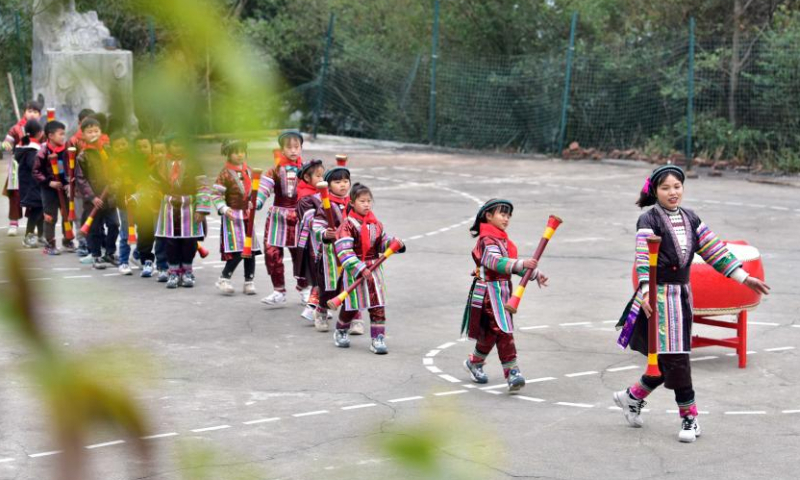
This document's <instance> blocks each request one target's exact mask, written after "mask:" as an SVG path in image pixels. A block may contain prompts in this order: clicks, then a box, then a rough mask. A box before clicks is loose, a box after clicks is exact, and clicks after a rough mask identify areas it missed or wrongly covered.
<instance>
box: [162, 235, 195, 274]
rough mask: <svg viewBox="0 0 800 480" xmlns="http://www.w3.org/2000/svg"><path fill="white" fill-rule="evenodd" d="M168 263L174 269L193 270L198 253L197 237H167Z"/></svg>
mask: <svg viewBox="0 0 800 480" xmlns="http://www.w3.org/2000/svg"><path fill="white" fill-rule="evenodd" d="M165 240H166V247H167V248H166V250H167V264H169V268H170V269H172V270H177V269H179V268H182V269H184V270H187V269H188V270H191V268H192V262H193V261H194V256H195V254H197V239H196V238H166V239H165Z"/></svg>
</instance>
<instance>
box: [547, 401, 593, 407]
mask: <svg viewBox="0 0 800 480" xmlns="http://www.w3.org/2000/svg"><path fill="white" fill-rule="evenodd" d="M556 405H561V406H564V407H577V408H594V405H590V404H588V403H572V402H556Z"/></svg>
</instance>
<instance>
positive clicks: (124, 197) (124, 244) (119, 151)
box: [111, 133, 139, 275]
mask: <svg viewBox="0 0 800 480" xmlns="http://www.w3.org/2000/svg"><path fill="white" fill-rule="evenodd" d="M111 161H112V163H114V164H115V165H116V166H117V168H118V172H119V188H118V190H117V192H116V193H117V199H118V202H117V215H118V216H119V260H118V261H119V267H118V269H119V273H120V275H133V271H132V270H131V266H130V259H131V246H130V243H129V242H128V234H129V231H128V226H129V225H130V219H129V218H128V215H129V212H130V211H132V209H133V202H130V203H129V202H128V199H129V198H130V196H131V195H132V194H133V192H134V191H135V188H136V187H135V185H136V180H135V178H134V177H135V176H136V175H138V172H139V171H138V168H137V166H136V165H135V164H134V163H133V158H132V154H131V147H130V143H129V142H128V138H127V137H125V136H124V135H122V134H120V133H113V134H111ZM133 220H134V221H135V220H136V217H135V216H134V218H133Z"/></svg>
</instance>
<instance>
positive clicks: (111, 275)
mask: <svg viewBox="0 0 800 480" xmlns="http://www.w3.org/2000/svg"><path fill="white" fill-rule="evenodd" d="M121 275H122V274H121V273H104V274H103V276H104V277H119V276H121Z"/></svg>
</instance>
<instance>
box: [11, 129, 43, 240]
mask: <svg viewBox="0 0 800 480" xmlns="http://www.w3.org/2000/svg"><path fill="white" fill-rule="evenodd" d="M43 135H44V132H43V130H42V125H41V124H40V123H39V121H37V120H34V119H31V120H28V122H27V123H26V124H25V136H23V137H22V139H21V141H20V144H19V145H18V146H17V148H16V149H15V150H14V159H15V160H16V161H17V165H19V193H20V205H21V206H22V207H24V208H25V218H27V219H28V224H27V226H26V228H25V238H24V239H23V240H22V244H23V245H24V246H25V247H27V248H37V247H43V246H44V245H45V242H44V212H43V209H42V189H41V187H40V186H39V183H38V182H37V181H36V180H35V179H34V178H33V167H34V165H35V163H36V157H37V156H38V155H39V149H40V148H41V141H42V136H43Z"/></svg>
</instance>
